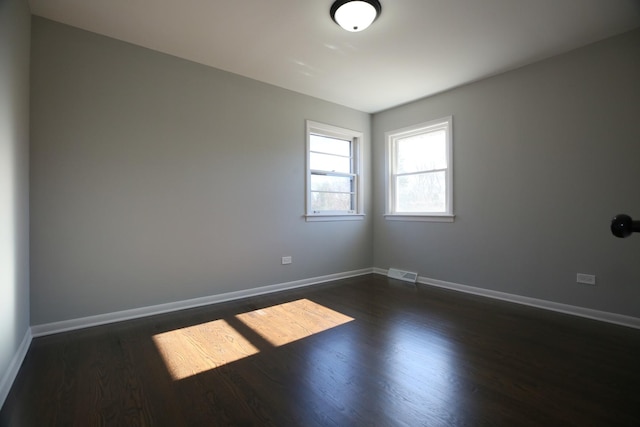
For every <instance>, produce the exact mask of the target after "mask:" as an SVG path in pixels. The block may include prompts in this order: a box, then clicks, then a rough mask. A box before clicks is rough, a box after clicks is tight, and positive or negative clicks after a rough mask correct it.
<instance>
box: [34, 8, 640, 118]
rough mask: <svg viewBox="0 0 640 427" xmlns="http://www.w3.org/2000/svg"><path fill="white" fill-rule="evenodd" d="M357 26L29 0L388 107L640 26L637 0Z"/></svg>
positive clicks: (267, 77)
mask: <svg viewBox="0 0 640 427" xmlns="http://www.w3.org/2000/svg"><path fill="white" fill-rule="evenodd" d="M380 1H381V3H382V14H381V16H380V18H379V19H378V20H377V21H376V22H374V23H373V25H372V26H371V27H370V28H368V29H367V30H365V31H362V32H359V33H350V32H347V31H344V30H343V29H341V28H340V27H338V26H337V25H336V24H335V23H334V22H333V21H332V20H331V18H330V17H329V8H330V7H331V4H332V3H333V0H179V1H175V0H30V6H31V10H32V12H33V14H35V15H39V16H43V17H45V18H49V19H52V20H54V21H58V22H62V23H65V24H69V25H72V26H75V27H79V28H82V29H85V30H89V31H92V32H95V33H98V34H103V35H106V36H109V37H113V38H116V39H120V40H124V41H127V42H130V43H133V44H136V45H140V46H144V47H147V48H150V49H154V50H157V51H160V52H165V53H168V54H171V55H175V56H178V57H181V58H185V59H188V60H191V61H195V62H199V63H202V64H206V65H210V66H212V67H215V68H219V69H222V70H226V71H230V72H233V73H236V74H240V75H242V76H246V77H249V78H252V79H255V80H259V81H263V82H266V83H270V84H273V85H276V86H280V87H283V88H286V89H290V90H293V91H296V92H300V93H303V94H306V95H311V96H314V97H317V98H321V99H325V100H328V101H331V102H335V103H338V104H342V105H346V106H348V107H352V108H355V109H357V110H360V111H364V112H370V113H373V112H378V111H381V110H384V109H387V108H390V107H393V106H396V105H399V104H403V103H406V102H409V101H412V100H415V99H419V98H422V97H425V96H428V95H433V94H435V93H438V92H442V91H444V90H447V89H450V88H453V87H456V86H460V85H462V84H465V83H469V82H472V81H475V80H479V79H482V78H484V77H488V76H491V75H494V74H497V73H500V72H503V71H506V70H510V69H514V68H517V67H520V66H522V65H525V64H528V63H531V62H535V61H538V60H540V59H543V58H546V57H549V56H553V55H556V54H558V53H562V52H565V51H568V50H570V49H574V48H576V47H579V46H583V45H586V44H589V43H592V42H594V41H597V40H601V39H604V38H607V37H610V36H612V35H615V34H619V33H622V32H625V31H628V30H630V29H633V28H636V27H638V26H640V1H639V0H380Z"/></svg>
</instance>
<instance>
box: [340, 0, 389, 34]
mask: <svg viewBox="0 0 640 427" xmlns="http://www.w3.org/2000/svg"><path fill="white" fill-rule="evenodd" d="M380 12H382V6H381V5H380V2H379V1H378V0H336V2H334V3H333V5H331V11H330V13H331V19H333V20H334V21H335V23H336V24H338V25H340V26H341V27H342V28H344V29H345V30H347V31H351V32H357V31H362V30H364V29H366V28H367V27H368V26H369V25H371V23H372V22H373V21H375V20H376V19H377V18H378V16H380Z"/></svg>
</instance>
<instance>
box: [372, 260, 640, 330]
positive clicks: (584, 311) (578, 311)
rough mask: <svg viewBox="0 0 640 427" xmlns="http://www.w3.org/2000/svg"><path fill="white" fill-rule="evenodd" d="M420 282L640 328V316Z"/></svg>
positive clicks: (439, 282) (421, 279)
mask: <svg viewBox="0 0 640 427" xmlns="http://www.w3.org/2000/svg"><path fill="white" fill-rule="evenodd" d="M373 272H374V273H375V274H381V275H385V276H386V275H387V270H384V269H381V268H374V269H373ZM418 283H421V284H423V285H429V286H436V287H438V288H445V289H450V290H454V291H458V292H465V293H468V294H474V295H479V296H483V297H487V298H493V299H499V300H503V301H508V302H514V303H517V304H523V305H528V306H531V307H537V308H543V309H545V310H551V311H557V312H559V313H564V314H571V315H573V316H580V317H586V318H588V319H593V320H599V321H602V322H608V323H615V324H616V325H622V326H628V327H631V328H636V329H640V318H637V317H632V316H625V315H623V314H617V313H610V312H607V311H600V310H593V309H591V308H584V307H578V306H575V305H568V304H561V303H557V302H552V301H547V300H542V299H537V298H530V297H524V296H520V295H515V294H509V293H506V292H499V291H492V290H489V289H483V288H477V287H475V286H468V285H461V284H458V283H452V282H445V281H444V280H437V279H430V278H428V277H422V276H418Z"/></svg>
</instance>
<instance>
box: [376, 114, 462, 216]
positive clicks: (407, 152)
mask: <svg viewBox="0 0 640 427" xmlns="http://www.w3.org/2000/svg"><path fill="white" fill-rule="evenodd" d="M452 122H453V119H452V117H445V118H443V119H439V120H434V121H431V122H428V123H422V124H419V125H415V126H411V127H408V128H404V129H399V130H395V131H392V132H388V133H387V134H386V142H387V158H386V160H387V177H386V178H387V180H386V183H387V194H386V218H387V219H396V220H407V221H447V222H450V221H453V218H454V215H453V200H452V199H453V182H452V181H453V179H452V177H453V163H452V135H451V133H452V132H451V128H452Z"/></svg>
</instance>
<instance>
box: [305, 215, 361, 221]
mask: <svg viewBox="0 0 640 427" xmlns="http://www.w3.org/2000/svg"><path fill="white" fill-rule="evenodd" d="M304 217H305V219H306V221H307V222H319V221H361V220H363V219H364V214H343V215H341V214H338V215H335V214H326V215H322V214H313V215H305V216H304Z"/></svg>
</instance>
